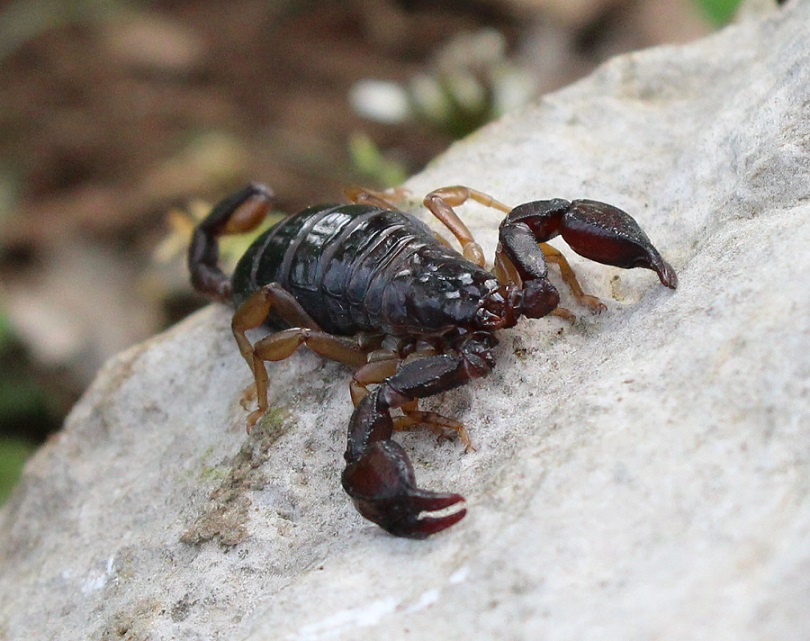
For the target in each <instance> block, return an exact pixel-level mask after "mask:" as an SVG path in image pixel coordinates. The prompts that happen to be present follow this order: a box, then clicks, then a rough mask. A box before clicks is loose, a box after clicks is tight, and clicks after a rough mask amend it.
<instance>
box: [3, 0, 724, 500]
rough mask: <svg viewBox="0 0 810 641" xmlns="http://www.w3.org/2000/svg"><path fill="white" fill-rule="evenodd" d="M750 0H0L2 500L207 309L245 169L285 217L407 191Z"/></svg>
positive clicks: (709, 26)
mask: <svg viewBox="0 0 810 641" xmlns="http://www.w3.org/2000/svg"><path fill="white" fill-rule="evenodd" d="M737 4H738V0H444V1H442V0H345V1H335V0H230V1H229V2H218V1H214V0H196V1H192V0H164V1H159V0H156V1H152V2H150V1H147V0H142V1H135V0H16V1H5V2H0V502H2V501H3V500H4V499H5V498H6V497H7V495H8V492H9V490H10V488H11V487H12V485H13V483H14V482H15V480H16V478H17V476H18V474H19V469H20V467H21V465H22V463H23V461H24V459H25V457H26V456H27V455H28V454H29V453H30V452H32V451H33V449H34V448H35V447H36V445H37V444H38V443H40V442H42V441H43V440H44V439H46V438H48V437H49V435H51V434H53V433H54V432H55V431H56V430H58V429H59V427H60V425H61V423H62V421H63V419H64V417H65V415H66V413H67V412H68V411H69V409H70V407H71V406H72V405H73V404H74V403H75V402H76V400H77V399H78V397H79V396H80V395H81V393H82V391H83V390H84V389H85V388H86V387H87V385H88V384H89V383H90V382H91V381H92V379H93V376H94V375H95V373H96V371H97V370H98V368H99V367H100V366H101V365H102V364H103V362H104V361H105V360H106V359H107V358H109V357H110V356H112V355H113V354H115V353H116V352H118V351H120V350H122V349H124V348H126V347H127V346H130V345H132V344H134V343H137V342H139V341H141V340H143V339H145V338H147V337H149V336H151V335H153V334H155V333H157V332H159V331H161V330H162V329H164V328H166V327H167V326H169V325H170V324H172V323H174V322H176V321H177V320H179V319H180V318H182V317H183V316H185V315H186V314H188V313H190V312H191V311H193V310H194V309H196V308H197V307H199V306H201V305H202V304H204V303H205V301H203V300H201V299H200V298H198V297H196V296H194V295H193V294H192V292H191V291H190V288H189V286H188V278H187V274H186V270H185V265H184V257H183V253H184V250H185V246H186V243H187V241H188V237H189V234H190V230H191V227H192V225H193V220H194V218H195V217H199V216H201V215H203V214H204V213H205V211H206V207H207V206H208V204H207V203H211V202H214V201H216V200H218V199H219V198H221V197H222V196H224V195H226V194H227V193H228V192H230V191H232V190H235V189H236V188H238V187H240V186H242V185H243V184H244V183H245V182H246V181H248V180H260V181H262V182H266V183H268V184H270V185H271V186H272V187H273V188H274V190H275V192H276V195H277V198H278V208H279V210H280V211H286V212H293V211H297V210H298V209H300V208H302V207H304V206H306V205H308V204H312V203H313V202H317V201H333V200H336V199H339V198H340V194H341V189H342V187H343V186H345V185H348V184H358V183H359V184H363V185H366V186H371V187H385V186H391V185H396V184H398V183H399V182H401V181H402V180H403V179H404V178H405V177H407V176H408V175H410V174H412V173H414V172H417V171H419V169H420V168H422V167H423V166H424V165H425V163H427V162H428V161H429V160H430V159H431V158H433V157H434V156H436V155H437V154H439V153H440V152H441V151H442V150H443V149H445V148H446V147H447V146H448V145H449V144H450V143H451V142H452V141H453V140H455V139H458V138H460V137H463V136H464V135H466V134H468V133H469V132H471V131H473V130H474V129H476V128H477V127H479V126H481V125H483V124H484V123H486V122H487V121H488V120H491V119H493V118H496V117H498V116H499V115H500V114H502V113H503V112H505V111H508V110H509V109H514V108H516V107H519V106H520V105H521V104H524V103H526V102H528V101H530V100H532V99H533V98H534V97H536V96H538V95H540V94H543V93H546V92H548V91H551V90H554V89H557V88H559V87H562V86H564V85H566V84H569V83H571V82H572V81H574V80H576V79H577V78H580V77H582V76H584V75H586V74H588V73H589V72H590V71H591V70H592V69H593V68H594V67H595V66H597V65H598V64H600V63H601V62H602V61H604V60H605V59H607V58H609V57H611V56H613V55H616V54H618V53H621V52H625V51H629V50H634V49H639V48H643V47H649V46H653V45H656V44H661V43H683V42H688V41H690V40H693V39H696V38H698V37H701V36H703V35H705V34H707V33H709V32H710V31H711V30H713V29H716V28H718V27H719V26H721V25H722V24H724V23H725V22H727V21H729V20H730V19H731V18H732V16H733V14H734V11H735V9H736V5H737ZM228 251H229V252H230V254H232V255H236V254H237V253H238V252H239V251H240V246H239V245H238V243H237V244H235V245H234V246H231V247H230V248H229V250H228Z"/></svg>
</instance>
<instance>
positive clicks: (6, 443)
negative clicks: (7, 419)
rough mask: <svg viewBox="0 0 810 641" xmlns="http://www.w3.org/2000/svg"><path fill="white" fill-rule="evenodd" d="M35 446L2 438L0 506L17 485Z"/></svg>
mask: <svg viewBox="0 0 810 641" xmlns="http://www.w3.org/2000/svg"><path fill="white" fill-rule="evenodd" d="M33 451H34V445H33V444H32V443H29V442H28V441H23V440H22V439H14V438H0V504H2V503H5V501H6V499H7V498H8V497H9V495H10V494H11V490H12V489H13V488H14V486H15V485H16V484H17V481H19V479H20V474H21V473H22V468H23V465H24V464H25V461H26V460H27V459H28V457H29V456H30V455H31V454H32V453H33Z"/></svg>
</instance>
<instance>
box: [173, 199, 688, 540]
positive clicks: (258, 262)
mask: <svg viewBox="0 0 810 641" xmlns="http://www.w3.org/2000/svg"><path fill="white" fill-rule="evenodd" d="M345 193H346V195H347V197H348V198H347V199H348V200H349V202H348V203H344V204H329V205H316V206H312V207H309V208H307V209H305V210H303V211H301V212H299V213H297V214H295V215H292V216H289V217H287V218H284V219H283V220H281V221H280V222H278V223H276V224H275V225H273V226H271V227H270V228H269V229H268V230H266V231H265V232H263V233H262V234H260V235H259V236H258V238H257V239H256V240H255V241H254V242H253V244H252V245H251V246H250V247H249V248H248V249H247V251H246V252H245V254H244V255H243V256H242V257H241V259H240V260H239V261H238V263H237V265H236V267H235V268H234V271H233V274H232V275H231V276H227V275H226V274H224V273H223V271H222V269H221V267H220V266H219V259H218V255H219V249H218V242H219V241H218V238H219V237H220V236H223V235H227V234H239V233H245V232H248V231H251V230H253V229H255V228H256V227H257V226H258V225H259V224H260V223H261V221H262V220H263V219H264V218H265V217H266V215H267V214H268V213H269V212H270V210H271V209H272V201H273V193H272V191H271V190H270V189H269V188H268V187H266V186H264V185H261V184H256V183H251V184H249V185H247V186H246V187H245V188H243V189H242V190H240V191H239V192H237V193H235V194H233V195H231V196H229V197H227V198H225V199H224V200H222V201H221V202H220V203H219V204H217V205H216V206H215V207H214V208H213V209H212V210H211V212H210V214H209V215H208V216H207V217H206V218H205V219H204V220H203V221H202V222H201V223H200V224H199V225H198V226H197V228H196V229H195V231H194V233H193V236H192V240H191V244H190V247H189V253H188V265H189V270H190V273H191V280H192V283H193V285H194V287H195V288H196V289H197V290H198V291H200V292H202V293H204V294H206V295H208V296H209V297H211V298H213V299H216V300H219V301H223V302H225V303H230V304H231V305H233V306H234V307H235V312H234V315H233V320H232V330H233V335H234V337H235V339H236V343H237V345H238V347H239V350H240V352H241V354H242V356H243V357H244V359H245V361H246V362H247V364H248V366H249V367H250V370H251V372H252V374H253V383H251V385H250V386H249V387H248V389H247V390H246V391H245V398H246V399H247V400H252V397H253V394H255V402H256V403H257V409H256V410H255V411H254V412H252V413H251V414H250V415H249V416H248V419H247V423H248V430H250V429H251V427H252V426H253V425H255V424H256V423H257V422H258V420H259V419H260V418H261V417H262V416H263V415H264V414H265V413H266V411H267V410H268V400H267V393H268V382H269V379H268V374H267V369H266V365H265V362H267V361H281V360H283V359H285V358H287V357H289V356H291V355H292V354H293V353H294V352H295V351H296V350H297V349H298V348H299V347H300V346H301V345H306V346H307V347H308V348H309V349H310V350H312V351H314V352H316V353H317V354H319V355H321V356H323V357H326V358H329V359H333V360H336V361H339V362H341V363H344V364H346V365H348V366H349V367H351V368H353V369H354V374H353V376H352V380H351V383H350V393H351V398H352V400H353V403H354V411H353V414H352V417H351V419H350V422H349V430H348V444H347V448H346V452H345V455H344V457H345V460H346V467H345V469H344V470H343V474H342V485H343V488H344V490H345V491H346V493H347V494H348V495H349V497H350V498H351V500H352V502H353V503H354V506H355V507H356V509H357V511H358V512H359V513H360V514H361V515H362V516H363V517H365V518H366V519H369V520H370V521H373V522H374V523H376V524H377V525H379V526H380V527H382V528H383V529H384V530H386V531H388V532H389V533H391V534H393V535H395V536H400V537H409V538H414V539H423V538H425V537H428V536H430V535H432V534H435V533H437V532H440V531H442V530H444V529H446V528H449V527H450V526H452V525H454V524H455V523H457V522H458V521H460V520H461V519H462V518H464V516H465V514H466V509H465V507H464V498H463V497H462V496H460V495H459V494H456V493H451V492H434V491H429V490H425V489H422V488H419V487H417V484H416V479H415V474H414V469H413V466H412V464H411V462H410V460H409V458H408V456H407V454H406V452H405V450H404V449H403V447H402V446H401V445H400V444H399V443H397V442H396V441H395V440H393V439H392V436H393V434H394V432H395V431H396V430H400V429H408V428H410V427H415V426H418V425H426V426H428V427H431V428H433V429H434V430H438V431H443V430H444V429H446V428H449V429H452V430H456V431H457V432H458V433H459V435H460V438H461V440H462V441H463V442H464V444H465V445H467V447H468V449H469V448H471V447H472V445H471V442H470V439H469V436H468V435H467V432H466V429H465V428H464V426H463V424H461V423H459V422H457V421H454V420H453V419H449V418H446V417H443V416H441V415H440V414H437V413H434V412H426V411H421V410H420V409H419V400H420V399H423V398H426V397H430V396H433V395H435V394H438V393H441V392H445V391H448V390H451V389H453V388H457V387H459V386H461V385H464V384H466V383H468V382H470V381H471V380H473V379H478V378H481V377H483V376H486V375H487V374H488V373H489V372H490V371H491V370H492V369H493V367H494V365H495V359H494V349H495V347H496V345H497V344H498V339H497V337H496V332H497V331H498V330H502V329H506V328H510V327H514V326H515V325H516V324H517V322H518V320H519V319H520V318H521V317H526V318H541V317H544V316H547V315H549V314H555V315H557V316H561V317H563V318H568V319H573V318H574V316H573V314H572V313H571V312H570V311H568V310H567V309H565V308H562V307H560V306H559V302H560V296H559V293H558V291H557V289H556V288H555V286H554V285H553V284H552V283H551V282H550V280H549V278H548V264H549V263H553V264H556V265H557V266H558V268H559V269H560V273H561V275H562V279H563V281H564V283H565V284H566V285H567V286H568V288H569V289H570V290H571V292H572V294H573V295H574V297H575V299H576V300H577V301H578V302H579V303H581V304H583V305H584V306H586V307H587V308H589V309H590V310H591V312H593V313H599V312H601V311H603V310H604V309H605V305H604V304H603V303H602V302H601V301H600V300H599V299H598V298H596V297H594V296H589V295H587V294H585V293H583V291H582V288H581V287H580V285H579V283H578V281H577V278H576V275H575V274H574V271H573V270H572V268H571V266H570V264H569V263H568V261H567V260H566V258H565V256H564V255H563V254H562V253H561V252H560V251H559V250H557V249H556V248H554V247H552V246H551V245H549V244H547V242H548V241H549V240H551V239H552V238H554V237H555V236H558V235H559V236H561V237H562V238H563V240H565V241H566V243H567V244H568V246H569V247H570V248H571V249H573V250H574V251H575V252H576V253H578V254H580V255H581V256H584V257H585V258H588V259H590V260H592V261H595V262H598V263H602V264H606V265H613V266H615V267H620V268H625V269H629V268H633V267H643V268H646V269H650V270H653V271H655V272H656V273H657V275H658V278H659V280H660V281H661V283H662V284H663V285H665V286H666V287H669V288H671V289H675V288H676V287H677V276H676V274H675V271H674V270H673V268H672V267H671V266H670V265H669V263H667V262H666V261H665V260H664V259H663V258H662V257H661V255H660V254H659V252H658V250H657V249H656V248H655V247H654V246H653V244H652V243H651V242H650V240H649V238H648V237H647V235H646V234H645V233H644V231H643V230H642V229H641V228H640V227H639V225H638V223H637V222H636V221H635V220H634V219H633V218H632V217H631V216H630V215H629V214H627V213H626V212H624V211H623V210H621V209H618V208H617V207H614V206H612V205H609V204H607V203H602V202H597V201H593V200H574V201H571V202H569V201H567V200H562V199H552V200H538V201H533V202H528V203H525V204H522V205H518V206H517V207H514V208H512V207H508V206H507V205H504V204H503V203H501V202H499V201H497V200H495V199H494V198H493V197H491V196H489V195H487V194H486V193H483V192H480V191H477V190H475V189H472V188H469V187H462V186H454V187H444V188H441V189H437V190H435V191H433V192H431V193H430V194H428V195H427V196H426V197H425V199H424V201H423V202H424V205H425V206H426V208H427V209H428V210H429V211H430V212H431V213H432V214H433V215H434V216H435V217H436V218H437V219H438V220H439V221H441V223H443V224H444V225H445V226H446V227H447V229H449V231H450V232H451V234H452V235H453V236H454V237H455V238H456V239H457V241H458V242H459V244H460V246H461V252H458V251H457V250H456V249H453V248H452V246H451V245H450V243H449V242H448V241H447V240H446V239H444V238H443V237H442V236H441V235H440V234H437V233H434V232H433V231H432V230H431V229H430V227H428V225H427V224H425V223H424V222H422V221H421V220H419V219H418V218H416V217H414V216H413V215H411V214H408V213H406V212H404V211H401V210H399V209H398V208H397V206H395V205H394V204H393V203H392V202H391V201H390V200H389V195H388V193H387V192H378V191H372V190H366V189H362V188H349V189H347V190H346V192H345ZM467 201H475V202H477V203H479V204H481V205H483V206H485V207H488V208H492V209H495V210H499V211H501V212H503V213H504V214H505V217H504V218H503V220H502V222H501V224H500V228H499V242H498V245H497V249H496V252H495V259H494V264H493V266H492V268H491V269H487V268H486V266H485V261H484V256H483V252H482V249H481V246H480V245H479V244H478V243H477V242H476V241H475V239H474V238H473V236H472V234H471V233H470V231H469V229H468V228H467V226H466V225H465V224H464V223H463V222H462V221H461V219H460V218H459V216H458V215H457V213H456V211H455V209H454V208H457V207H460V206H462V205H463V204H464V203H466V202H467ZM260 327H265V328H266V329H268V330H270V333H268V334H267V335H266V336H264V337H263V338H261V339H259V340H257V341H256V342H255V343H251V341H250V340H249V339H248V337H247V336H246V332H248V331H249V330H253V329H257V328H260ZM392 410H399V412H394V414H392Z"/></svg>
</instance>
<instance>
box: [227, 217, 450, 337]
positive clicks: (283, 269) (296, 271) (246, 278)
mask: <svg viewBox="0 0 810 641" xmlns="http://www.w3.org/2000/svg"><path fill="white" fill-rule="evenodd" d="M425 247H431V248H435V247H438V248H441V249H440V251H442V250H445V249H446V248H444V247H443V246H442V245H441V244H440V243H439V242H438V241H437V240H436V238H435V236H434V235H433V233H432V232H431V231H430V228H429V227H428V226H427V225H425V224H424V223H422V222H421V221H419V220H417V219H416V218H413V217H412V216H409V215H408V214H405V213H402V212H399V211H391V210H385V209H381V208H378V207H374V206H370V205H359V204H353V205H319V206H315V207H310V208H308V209H305V210H304V211H302V212H300V213H299V214H296V215H294V216H291V217H289V218H285V219H284V220H282V221H280V222H278V223H277V224H276V225H274V226H273V227H271V228H270V229H268V230H267V231H265V232H264V233H263V234H262V235H260V236H259V237H258V238H257V239H256V240H255V241H254V243H253V244H252V245H251V246H250V248H249V249H248V250H247V252H246V253H245V255H244V256H243V257H242V259H241V260H240V261H239V263H238V264H237V266H236V269H235V270H234V273H233V277H232V280H231V282H232V284H233V303H234V304H235V305H236V306H237V307H238V306H239V305H240V304H241V303H242V302H243V301H244V300H245V299H246V298H247V297H248V296H249V295H250V294H251V293H252V292H254V291H255V290H257V289H259V288H261V287H262V286H263V285H266V284H268V283H273V282H275V283H278V284H279V285H281V287H283V288H284V289H285V290H287V291H289V292H290V293H291V294H292V295H293V296H294V297H295V299H296V300H297V301H298V302H299V303H300V304H301V305H302V307H303V308H304V309H305V310H306V311H307V312H308V313H309V314H310V315H311V316H312V318H313V319H314V320H315V321H316V322H317V323H318V324H319V325H320V326H321V327H322V328H323V329H324V330H325V331H327V332H329V333H331V334H340V335H346V336H349V335H354V334H356V333H357V332H360V331H379V330H385V329H387V328H386V322H385V318H384V314H383V308H382V291H383V288H384V287H385V286H386V284H387V283H389V282H390V281H391V278H392V276H393V274H395V273H396V272H397V271H399V270H400V269H401V266H402V265H403V264H405V263H406V262H407V261H408V260H409V259H410V257H412V256H413V254H414V253H416V252H419V251H421V250H422V249H423V248H425ZM446 251H447V252H451V253H452V254H453V255H454V259H460V260H463V258H461V256H459V255H458V254H456V253H455V252H452V250H449V249H448V250H446ZM267 324H268V325H270V326H276V327H283V326H285V323H283V322H282V321H281V320H280V319H279V318H277V317H274V316H273V315H272V314H271V316H270V317H269V318H268V320H267Z"/></svg>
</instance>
